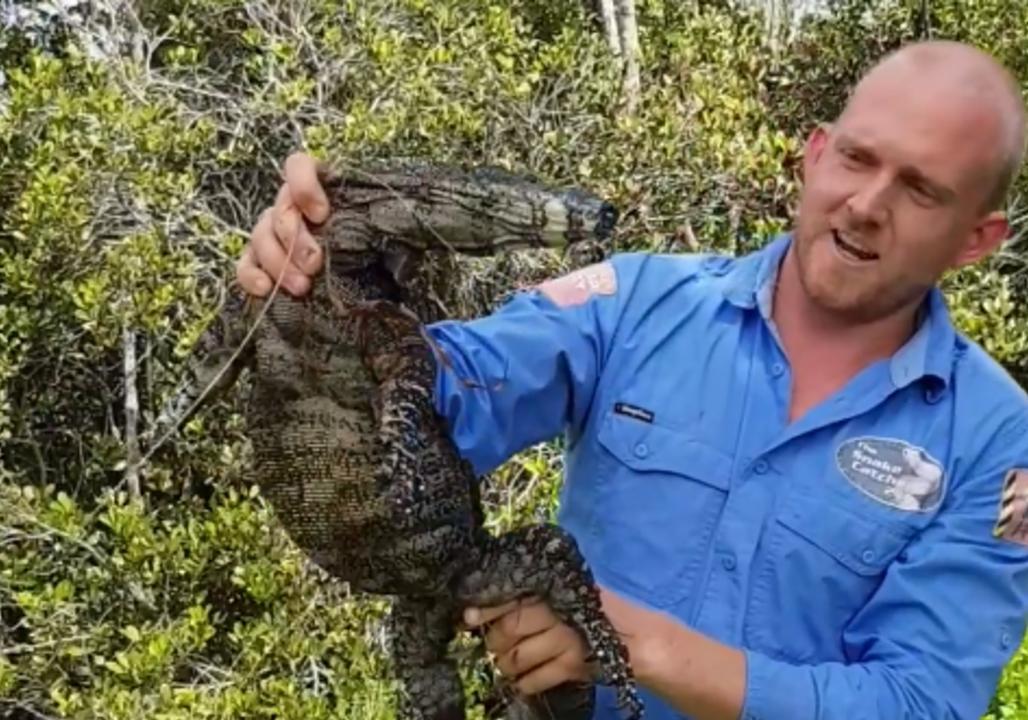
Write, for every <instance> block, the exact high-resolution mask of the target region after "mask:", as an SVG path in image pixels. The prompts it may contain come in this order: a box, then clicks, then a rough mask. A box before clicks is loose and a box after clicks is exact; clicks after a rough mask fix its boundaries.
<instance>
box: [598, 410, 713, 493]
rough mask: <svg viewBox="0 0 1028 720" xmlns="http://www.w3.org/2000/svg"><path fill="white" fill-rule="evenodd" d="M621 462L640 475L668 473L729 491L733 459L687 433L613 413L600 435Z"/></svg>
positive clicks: (605, 444)
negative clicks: (645, 473) (640, 473)
mask: <svg viewBox="0 0 1028 720" xmlns="http://www.w3.org/2000/svg"><path fill="white" fill-rule="evenodd" d="M598 439H599V441H600V443H601V444H602V445H603V446H604V447H605V448H606V449H607V450H608V451H609V452H610V453H611V454H612V455H614V456H615V457H616V458H617V459H618V460H620V461H621V462H622V463H624V464H625V465H627V466H628V467H630V468H632V469H633V470H637V471H639V472H665V473H673V474H676V475H682V476H684V477H690V478H694V479H696V480H699V481H700V482H703V483H705V484H707V485H711V486H713V487H716V488H719V489H721V490H727V489H728V487H729V481H730V478H731V473H732V458H731V457H730V456H729V455H728V454H727V453H725V452H722V451H721V450H718V449H717V448H714V447H712V446H710V445H709V444H707V443H705V442H702V441H700V440H698V439H696V438H695V437H693V436H691V435H690V434H689V433H688V432H686V431H684V430H678V429H673V428H669V427H665V426H662V425H658V424H656V423H654V422H645V421H643V420H637V419H635V418H631V417H626V416H624V415H621V414H618V413H615V412H614V411H609V412H608V413H607V415H606V417H605V418H604V421H603V424H602V425H601V427H600V431H599V434H598Z"/></svg>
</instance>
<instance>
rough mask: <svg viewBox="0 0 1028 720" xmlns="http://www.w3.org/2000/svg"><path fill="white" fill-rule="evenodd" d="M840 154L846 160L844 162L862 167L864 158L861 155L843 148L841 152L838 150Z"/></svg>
mask: <svg viewBox="0 0 1028 720" xmlns="http://www.w3.org/2000/svg"><path fill="white" fill-rule="evenodd" d="M840 152H841V153H842V156H843V157H844V158H846V160H847V161H848V162H850V163H854V164H857V165H863V164H864V156H863V155H861V154H860V153H859V152H857V151H856V150H850V149H849V148H843V149H842V150H840Z"/></svg>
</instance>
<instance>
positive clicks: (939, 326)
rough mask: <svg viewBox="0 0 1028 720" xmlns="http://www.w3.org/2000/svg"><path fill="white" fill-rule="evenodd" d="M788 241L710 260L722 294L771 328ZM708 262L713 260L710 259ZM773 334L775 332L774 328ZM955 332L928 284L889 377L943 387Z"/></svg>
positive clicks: (902, 383) (900, 383) (901, 383)
mask: <svg viewBox="0 0 1028 720" xmlns="http://www.w3.org/2000/svg"><path fill="white" fill-rule="evenodd" d="M791 242H792V235H791V234H790V233H783V234H780V235H777V236H775V237H774V238H773V239H772V240H771V242H769V243H768V244H767V245H766V246H764V247H763V248H761V249H760V250H757V251H756V252H753V253H750V254H748V255H745V256H742V257H740V258H738V259H736V260H735V261H730V262H724V259H723V258H718V260H717V261H715V262H712V269H713V272H714V273H715V274H719V275H724V276H725V285H724V296H725V299H726V300H728V302H730V303H732V304H733V305H736V306H738V307H741V308H746V309H753V308H758V309H759V310H760V314H761V316H762V317H763V318H764V320H765V321H766V322H767V323H768V325H769V327H771V329H772V331H773V332H776V331H775V330H774V322H773V321H772V319H771V306H772V301H773V298H774V287H775V282H776V281H777V279H778V268H779V266H780V264H781V261H782V259H783V258H784V257H785V253H786V251H787V250H788V249H789V245H790V243H791ZM712 260H713V258H712ZM776 334H777V332H776ZM955 343H956V331H955V330H954V328H953V324H952V322H951V321H950V317H949V311H948V309H947V307H946V301H945V298H944V297H943V294H942V291H941V290H939V288H937V287H935V288H932V289H931V291H930V292H929V293H928V297H927V298H926V299H925V302H924V303H923V304H922V306H921V308H920V310H919V312H918V323H917V330H916V331H915V332H914V334H913V335H912V336H911V337H910V339H908V340H907V342H906V343H904V344H903V346H902V347H901V348H900V349H899V350H897V351H896V353H895V354H894V355H893V356H892V358H891V359H890V361H889V375H890V378H891V380H892V383H893V385H894V386H895V387H897V388H902V387H906V386H907V385H909V384H911V383H913V382H914V381H916V380H920V379H921V378H924V377H932V378H934V379H936V380H938V381H939V382H940V383H941V384H942V385H943V386H946V385H948V383H949V379H950V377H951V376H952V373H953V348H954V345H955Z"/></svg>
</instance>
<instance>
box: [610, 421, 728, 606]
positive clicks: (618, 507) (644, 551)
mask: <svg viewBox="0 0 1028 720" xmlns="http://www.w3.org/2000/svg"><path fill="white" fill-rule="evenodd" d="M597 438H598V441H599V444H600V445H601V449H600V452H601V454H602V455H603V458H602V461H601V463H600V465H599V467H600V468H601V470H600V477H598V478H596V482H597V486H596V487H597V498H596V500H597V506H598V507H597V510H598V512H597V514H596V517H597V521H596V528H595V531H596V533H597V534H598V538H597V540H598V545H599V547H600V549H601V552H600V557H599V559H598V560H599V562H597V563H594V564H596V565H598V566H599V567H600V568H602V573H603V574H604V575H605V576H606V577H609V578H612V579H614V581H615V582H617V583H619V584H621V585H623V586H628V587H627V588H626V589H630V590H631V591H632V592H634V593H636V594H637V595H639V596H641V597H643V598H645V599H646V600H647V601H649V602H650V603H653V604H654V605H657V606H667V605H670V604H673V603H678V602H681V601H682V600H683V599H685V598H687V597H688V596H689V594H690V592H691V590H692V588H693V586H694V584H695V582H696V580H697V578H698V576H699V573H700V572H701V570H702V563H703V562H704V558H705V557H706V554H707V547H708V545H709V543H710V539H711V537H712V535H713V532H714V529H715V528H716V526H717V521H718V519H719V517H720V515H721V510H722V508H723V507H724V504H725V500H726V498H727V494H728V487H729V482H730V477H731V469H732V459H731V457H730V456H729V455H728V454H726V453H724V452H722V451H721V450H718V449H717V448H714V447H713V446H711V445H709V444H708V443H705V442H703V441H701V440H700V439H698V438H697V437H696V436H695V434H694V433H690V432H688V431H686V430H681V429H677V428H671V427H666V426H663V425H659V424H657V423H655V422H645V421H643V420H639V419H635V418H632V417H627V416H624V415H621V414H618V413H616V412H611V413H608V415H607V416H606V417H605V418H604V421H603V424H602V426H601V428H600V430H599V433H598V435H597Z"/></svg>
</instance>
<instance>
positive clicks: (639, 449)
mask: <svg viewBox="0 0 1028 720" xmlns="http://www.w3.org/2000/svg"><path fill="white" fill-rule="evenodd" d="M649 454H650V449H649V448H648V447H646V443H638V444H637V445H636V446H635V456H636V457H639V458H644V457H646V456H647V455H649Z"/></svg>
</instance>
